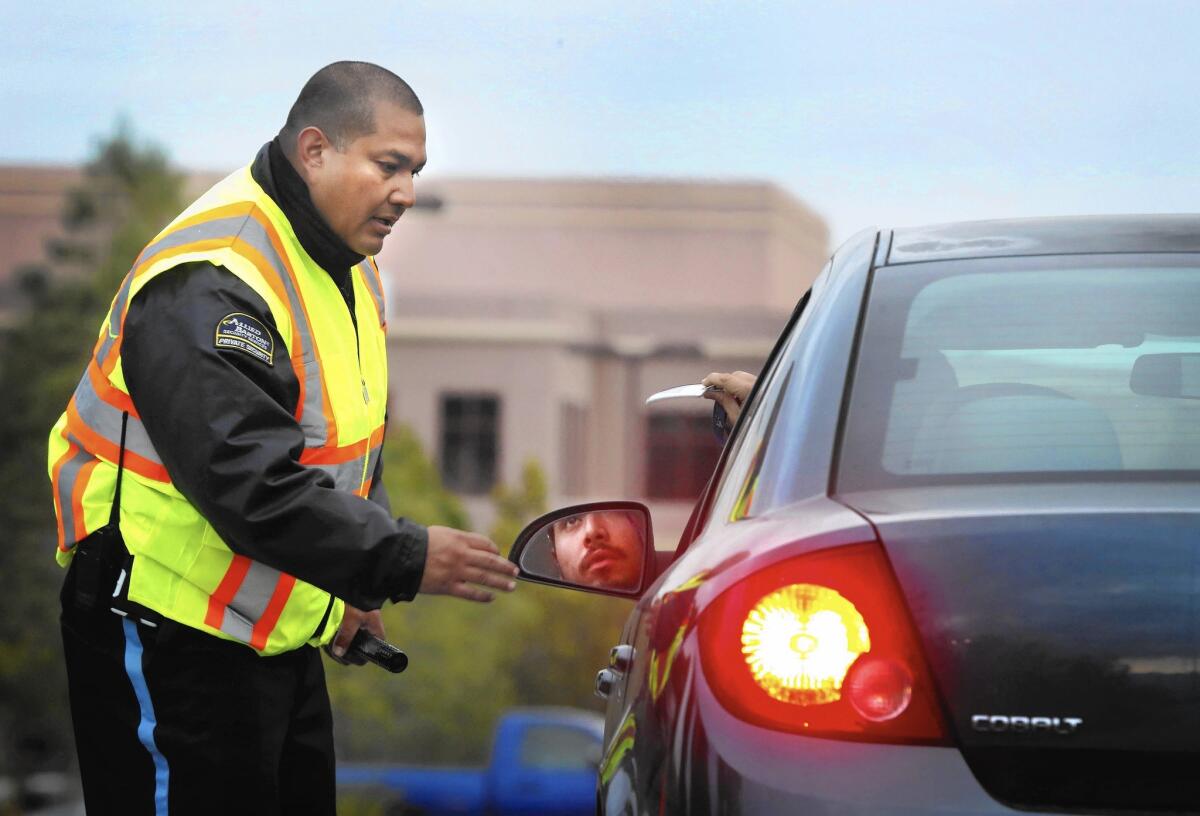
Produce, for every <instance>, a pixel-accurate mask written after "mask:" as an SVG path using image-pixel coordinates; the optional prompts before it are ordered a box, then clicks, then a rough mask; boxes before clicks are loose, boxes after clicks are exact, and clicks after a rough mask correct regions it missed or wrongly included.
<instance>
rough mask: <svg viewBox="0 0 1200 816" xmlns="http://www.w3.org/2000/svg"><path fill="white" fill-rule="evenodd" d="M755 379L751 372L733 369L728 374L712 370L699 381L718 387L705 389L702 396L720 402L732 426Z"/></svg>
mask: <svg viewBox="0 0 1200 816" xmlns="http://www.w3.org/2000/svg"><path fill="white" fill-rule="evenodd" d="M756 379H757V378H756V377H755V376H754V375H753V374H749V373H747V372H745V371H734V372H731V373H728V374H721V373H718V372H713V373H712V374H709V375H708V376H707V377H705V378H704V379H703V380H701V381H700V382H701V384H702V385H705V386H709V387H713V386H715V387H716V388H719V389H720V390H719V391H706V392H705V393H704V396H705V398H707V399H710V400H716V401H717V402H718V403H720V405H721V407H722V408H724V409H725V415H726V416H727V417H728V419H729V424H730V425H731V426H732V425H733V423H735V422H737V418H738V415H739V414H741V412H742V403H744V402H745V401H746V397H748V396H749V395H750V389H751V388H753V387H754V381H755V380H756Z"/></svg>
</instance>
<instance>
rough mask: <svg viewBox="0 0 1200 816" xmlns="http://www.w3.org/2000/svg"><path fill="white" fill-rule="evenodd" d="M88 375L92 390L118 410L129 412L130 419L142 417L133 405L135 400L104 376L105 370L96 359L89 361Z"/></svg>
mask: <svg viewBox="0 0 1200 816" xmlns="http://www.w3.org/2000/svg"><path fill="white" fill-rule="evenodd" d="M86 376H87V378H88V382H90V383H91V385H92V390H93V391H95V392H96V396H97V397H99V398H100V399H101V400H102V401H104V402H105V403H107V404H108V405H111V406H112V407H113V408H115V409H116V410H118V411H122V412H124V413H127V414H129V417H130V419H137V420H140V419H141V416H140V415H139V414H138V412H137V409H136V408H135V407H134V406H133V400H132V399H131V398H130V396H129V395H128V394H126V393H125V392H124V391H122V390H121V389H119V388H117V387H116V386H114V385H113V384H112V382H111V381H110V380H109V379H108V377H106V376H104V372H102V371H101V370H100V366H98V365H96V361H95V359H93V360H92V361H91V362H90V363H88V367H87V369H86Z"/></svg>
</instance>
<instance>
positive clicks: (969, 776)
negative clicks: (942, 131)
mask: <svg viewBox="0 0 1200 816" xmlns="http://www.w3.org/2000/svg"><path fill="white" fill-rule="evenodd" d="M650 526H651V525H650V519H649V514H648V512H647V511H646V510H645V508H644V507H642V506H641V505H637V504H635V503H632V502H610V503H604V504H594V505H579V506H575V507H568V508H563V509H561V510H558V511H555V512H554V513H551V514H549V515H547V516H546V517H544V518H542V519H539V520H538V521H537V522H535V523H534V524H533V525H531V526H530V527H529V528H528V529H527V530H526V531H525V533H524V534H523V535H522V537H521V539H520V540H519V542H518V545H517V546H516V547H514V554H513V558H514V560H515V561H517V563H519V564H520V565H521V567H522V571H523V575H524V577H526V578H528V579H530V580H538V581H541V582H544V583H553V584H558V585H562V586H569V587H574V588H577V589H584V590H588V591H600V592H605V593H608V594H613V595H625V596H628V597H633V598H636V599H637V605H636V607H635V609H634V611H633V613H632V614H631V615H630V616H629V619H628V621H627V623H626V626H625V628H624V631H623V632H622V634H621V638H620V642H619V644H618V645H617V647H616V648H615V649H614V650H613V654H612V656H611V665H610V666H609V668H607V669H605V670H604V671H602V672H601V675H600V676H599V678H598V681H597V682H598V688H599V690H600V691H601V692H602V693H604V694H606V695H607V697H608V706H609V707H608V720H607V727H606V734H605V741H606V744H605V757H604V760H603V762H602V765H601V775H600V788H599V791H598V804H599V808H600V810H601V811H602V812H605V813H613V814H616V813H653V814H660V813H756V814H776V813H819V814H918V813H939V814H992V813H1009V812H1012V811H1013V810H1022V811H1035V812H1046V813H1059V812H1064V811H1066V812H1078V813H1110V812H1165V813H1175V812H1196V811H1200V668H1198V663H1200V217H1197V216H1147V217H1102V218H1100V217H1097V218H1063V219H1037V220H1024V221H993V222H980V223H970V224H954V225H948V226H939V227H930V228H924V229H903V230H896V231H894V232H893V231H890V230H884V231H876V230H871V231H869V232H864V233H861V234H859V235H857V236H856V237H854V238H853V239H851V240H850V241H849V242H847V243H846V244H845V245H844V246H843V247H842V248H840V249H839V250H838V251H837V253H836V254H835V255H834V256H833V258H832V260H831V261H830V263H829V265H828V266H827V267H826V268H825V270H824V271H823V272H822V274H821V275H820V276H819V277H818V278H817V280H816V282H815V283H814V285H813V287H812V290H811V291H810V292H809V293H807V294H806V295H805V296H804V297H803V299H802V300H801V301H800V303H799V304H798V306H797V307H796V310H795V313H794V315H793V317H792V319H791V321H790V323H789V324H788V326H787V328H786V330H785V331H784V333H783V335H782V336H781V338H780V340H779V343H778V345H777V346H776V348H775V350H774V352H773V353H772V355H771V357H770V359H769V360H768V362H767V364H766V366H765V368H764V370H763V372H762V374H761V376H760V377H759V379H758V382H757V384H756V385H755V388H754V391H753V392H752V394H751V396H750V399H749V401H748V402H747V404H746V408H745V410H744V411H743V413H742V416H741V417H740V419H739V420H738V423H737V425H736V427H735V428H734V431H733V434H732V436H731V438H730V439H729V441H728V443H727V444H726V446H725V449H724V452H723V454H722V456H721V460H720V462H719V464H718V467H717V470H716V473H715V474H714V475H713V478H712V480H711V482H710V483H709V485H708V487H707V488H706V490H705V492H704V494H703V495H702V497H701V498H700V501H699V503H698V504H697V506H696V509H695V511H694V513H693V516H692V519H691V521H690V522H689V524H688V527H687V530H686V531H685V533H684V535H683V538H682V540H681V541H680V543H679V547H678V549H677V550H676V552H674V553H673V554H670V555H669V556H664V555H659V556H657V557H656V556H655V553H654V550H653V544H652V540H651V539H652V536H651V533H650Z"/></svg>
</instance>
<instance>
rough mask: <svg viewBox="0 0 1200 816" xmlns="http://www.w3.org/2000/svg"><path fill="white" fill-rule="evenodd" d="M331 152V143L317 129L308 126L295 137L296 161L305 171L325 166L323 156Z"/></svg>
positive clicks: (322, 132)
mask: <svg viewBox="0 0 1200 816" xmlns="http://www.w3.org/2000/svg"><path fill="white" fill-rule="evenodd" d="M331 150H333V143H332V142H330V141H329V138H328V137H327V136H326V135H325V133H324V131H322V130H321V129H320V128H319V127H314V126H312V125H309V126H308V127H306V128H305V129H304V130H302V131H300V135H299V136H297V137H296V160H297V162H298V163H299V165H300V166H301V167H303V168H305V169H307V170H316V169H318V168H320V167H323V166H324V164H325V154H326V153H327V152H329V151H331Z"/></svg>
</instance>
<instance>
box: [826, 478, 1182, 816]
mask: <svg viewBox="0 0 1200 816" xmlns="http://www.w3.org/2000/svg"><path fill="white" fill-rule="evenodd" d="M843 498H844V499H845V501H846V503H847V504H849V505H850V506H852V507H854V508H855V509H857V510H858V511H859V512H861V513H862V514H863V515H864V516H865V517H867V518H868V519H869V520H870V521H871V522H872V523H873V524H874V525H875V527H876V530H877V531H878V534H879V536H880V539H881V541H882V542H883V544H884V546H885V548H886V550H887V552H888V555H889V558H890V559H891V561H892V564H893V567H894V569H895V571H896V574H897V578H898V580H899V582H900V585H901V587H902V589H903V591H904V594H905V596H906V599H907V601H908V603H909V605H910V608H911V610H912V614H913V618H914V621H915V622H916V625H917V628H918V630H919V632H920V636H921V638H922V642H923V644H924V647H925V650H926V654H927V656H928V659H929V661H930V664H931V668H932V670H933V672H934V676H935V678H936V682H937V683H938V685H939V687H940V688H939V690H940V692H941V696H942V699H943V700H944V703H945V705H946V708H947V713H948V715H949V720H950V722H951V727H952V729H953V730H954V732H955V734H956V737H957V740H958V742H959V745H960V747H961V748H962V750H963V754H964V757H965V758H966V759H967V762H968V764H969V765H970V766H971V768H972V770H973V771H974V773H975V774H976V776H977V777H978V779H979V781H980V782H981V784H983V785H984V787H985V788H986V789H987V790H988V791H989V792H990V793H991V794H992V795H994V796H996V797H997V798H998V799H1000V800H1001V801H1004V802H1006V803H1009V804H1012V805H1016V806H1024V807H1047V806H1050V807H1060V808H1068V809H1070V808H1084V809H1089V808H1104V809H1142V810H1147V809H1160V810H1191V809H1194V808H1196V807H1197V806H1200V774H1197V773H1196V772H1195V768H1196V767H1197V765H1196V763H1197V761H1200V682H1198V681H1200V675H1198V672H1197V657H1198V649H1197V639H1198V638H1197V624H1198V621H1200V613H1198V611H1197V598H1198V597H1200V595H1198V589H1200V585H1198V580H1200V579H1198V577H1197V561H1198V558H1200V535H1198V532H1200V506H1198V502H1197V496H1196V494H1195V490H1194V489H1190V490H1189V489H1188V488H1187V486H1185V485H1179V484H1166V485H1164V484H1154V485H1151V484H1140V485H1139V484H1126V485H1116V484H1108V485H1099V484H1095V485H1062V484H1056V485H1040V486H1028V485H1026V486H1018V485H1010V486H1003V485H992V486H986V487H985V486H975V487H936V488H921V489H917V488H909V489H904V490H895V491H886V492H884V491H878V492H873V493H863V494H858V495H848V496H845V497H843Z"/></svg>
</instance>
